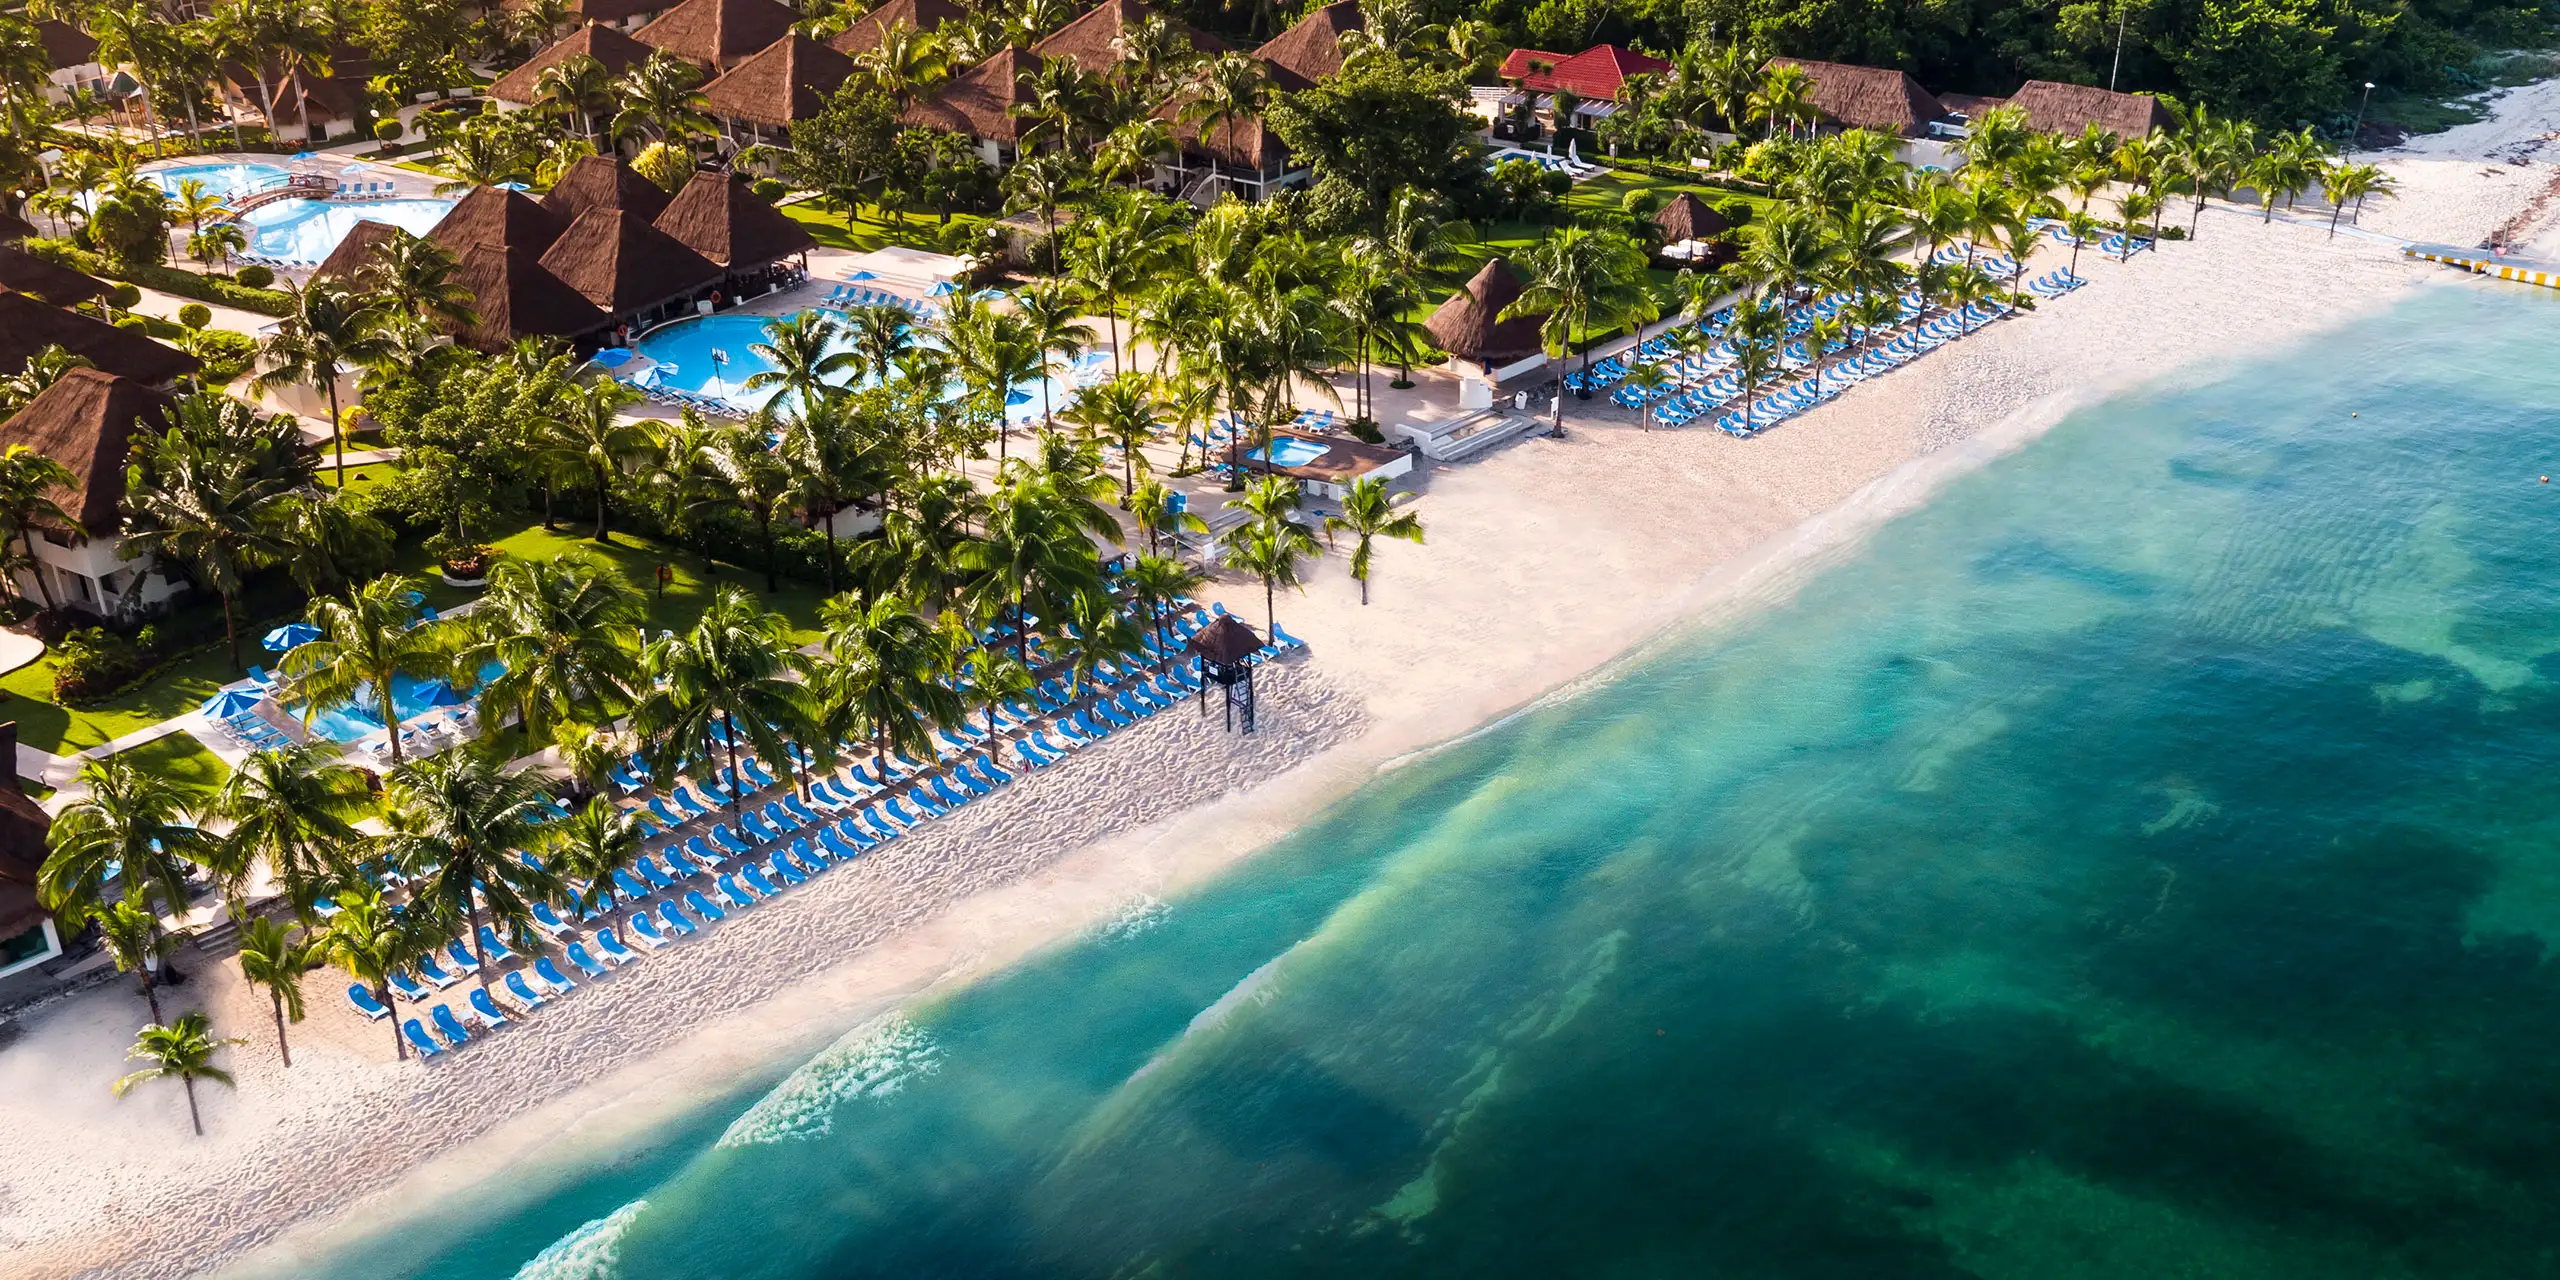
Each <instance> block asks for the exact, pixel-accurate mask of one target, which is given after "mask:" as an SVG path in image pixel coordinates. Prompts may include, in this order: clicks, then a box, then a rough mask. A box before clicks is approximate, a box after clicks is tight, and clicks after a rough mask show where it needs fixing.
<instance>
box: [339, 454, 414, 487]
mask: <svg viewBox="0 0 2560 1280" xmlns="http://www.w3.org/2000/svg"><path fill="white" fill-rule="evenodd" d="M399 469H400V464H399V463H396V462H365V463H359V464H357V465H355V466H352V467H349V468H347V487H348V488H350V489H359V488H362V487H364V486H365V485H368V484H380V483H381V482H382V481H383V480H384V479H385V478H386V477H388V476H390V475H391V473H392V472H394V471H397V470H399ZM320 487H321V488H324V489H335V488H337V487H338V468H337V467H336V466H334V465H332V464H331V463H330V462H329V461H328V459H327V458H326V457H323V458H322V459H321V462H320Z"/></svg>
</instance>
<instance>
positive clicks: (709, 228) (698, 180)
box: [658, 173, 817, 271]
mask: <svg viewBox="0 0 2560 1280" xmlns="http://www.w3.org/2000/svg"><path fill="white" fill-rule="evenodd" d="M658 229H659V230H660V231H664V232H666V233H667V234H668V235H670V236H673V237H675V238H676V240H678V241H679V242H681V243H682V244H683V245H684V246H685V247H686V248H689V249H691V250H692V251H693V252H695V253H698V254H701V255H702V256H703V257H705V258H708V259H710V260H711V261H713V262H715V263H718V264H719V265H720V266H723V267H726V268H728V269H729V270H731V271H747V270H752V269H754V268H756V267H761V266H763V265H765V264H766V263H768V262H779V261H781V260H782V259H784V258H787V257H790V256H791V255H792V254H795V253H804V252H807V251H808V249H809V247H810V246H811V245H813V244H815V243H817V242H816V241H814V240H812V239H810V238H809V232H808V231H807V229H805V228H803V227H802V226H801V225H800V224H799V223H797V222H794V221H792V220H791V219H790V218H789V217H788V216H786V215H785V214H784V213H783V212H782V211H781V210H780V209H776V208H774V207H773V205H772V204H770V203H768V202H767V201H766V200H765V198H764V197H762V196H759V195H757V194H756V193H755V192H754V191H752V190H750V189H748V187H747V180H746V179H745V178H743V177H740V176H739V175H737V174H734V173H727V174H722V173H697V174H695V175H693V179H692V180H691V181H689V182H687V183H685V184H684V190H682V191H679V192H677V193H676V198H675V200H674V202H673V203H671V204H669V205H668V206H667V211H666V212H664V213H661V214H659V215H658Z"/></svg>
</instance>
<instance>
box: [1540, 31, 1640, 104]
mask: <svg viewBox="0 0 2560 1280" xmlns="http://www.w3.org/2000/svg"><path fill="white" fill-rule="evenodd" d="M1669 70H1671V64H1670V63H1668V62H1664V61H1663V60H1662V59H1660V58H1648V57H1646V56H1645V55H1643V54H1641V53H1637V52H1635V51H1634V50H1632V49H1621V48H1619V47H1618V46H1616V45H1614V44H1603V45H1594V46H1592V47H1591V48H1588V49H1585V50H1583V51H1582V52H1580V53H1577V54H1574V55H1572V56H1571V57H1567V56H1565V55H1564V54H1561V53H1548V52H1546V51H1545V50H1542V49H1514V50H1512V51H1511V56H1510V57H1508V58H1504V59H1503V60H1502V78H1503V79H1504V80H1506V81H1509V82H1510V83H1512V84H1516V85H1518V86H1520V87H1521V88H1523V89H1526V90H1528V91H1530V92H1531V93H1554V92H1556V91H1557V90H1559V89H1562V90H1566V91H1568V92H1570V93H1572V94H1573V96H1575V97H1577V98H1580V99H1582V100H1583V101H1585V102H1616V101H1617V100H1618V92H1619V90H1620V89H1622V88H1624V87H1625V85H1626V83H1627V77H1628V76H1633V75H1661V74H1663V73H1664V72H1667V71H1669Z"/></svg>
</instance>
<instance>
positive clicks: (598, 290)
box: [542, 209, 720, 316]
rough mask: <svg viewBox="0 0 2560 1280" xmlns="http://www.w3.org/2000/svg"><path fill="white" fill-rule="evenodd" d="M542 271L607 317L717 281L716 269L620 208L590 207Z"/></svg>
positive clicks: (564, 235) (552, 251) (544, 262)
mask: <svg viewBox="0 0 2560 1280" xmlns="http://www.w3.org/2000/svg"><path fill="white" fill-rule="evenodd" d="M542 269H543V270H545V271H548V272H550V273H551V274H553V275H555V276H558V277H559V278H560V282H561V283H563V284H566V285H568V286H569V287H570V288H572V289H575V290H577V291H578V292H579V293H580V294H582V295H584V296H585V298H586V299H587V301H589V302H592V303H594V304H596V306H597V308H599V309H600V310H602V311H603V312H604V313H605V314H607V315H612V316H625V315H630V314H631V313H633V312H637V311H645V310H648V309H649V308H651V307H655V306H659V305H661V304H663V303H667V302H671V301H674V300H677V299H681V298H683V297H685V296H686V295H688V294H691V293H692V292H694V291H695V290H697V289H702V288H706V287H708V286H710V285H713V284H717V283H719V281H720V268H719V267H718V266H717V265H715V264H713V263H712V262H711V261H710V260H709V259H707V258H704V257H703V256H702V255H701V254H698V253H695V252H694V251H693V250H691V249H688V248H686V247H684V246H683V245H682V244H679V243H677V242H676V240H675V238H674V237H673V236H670V235H668V234H667V233H666V232H664V231H660V230H658V229H657V228H656V227H653V226H651V225H649V224H648V223H647V222H645V221H643V220H641V219H640V218H638V217H636V216H634V215H632V214H629V213H625V212H623V211H622V210H620V209H591V210H588V211H587V212H585V213H582V214H579V215H578V220H577V221H576V222H573V223H570V224H569V229H568V230H567V231H564V232H562V233H560V238H559V239H558V240H555V241H553V242H552V244H551V248H550V250H549V251H548V252H545V253H544V254H543V255H542Z"/></svg>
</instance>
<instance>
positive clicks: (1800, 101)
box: [1744, 63, 1818, 133]
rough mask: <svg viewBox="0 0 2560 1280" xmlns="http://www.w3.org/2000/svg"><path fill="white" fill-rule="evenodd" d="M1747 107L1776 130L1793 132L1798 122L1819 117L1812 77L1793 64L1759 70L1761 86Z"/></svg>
mask: <svg viewBox="0 0 2560 1280" xmlns="http://www.w3.org/2000/svg"><path fill="white" fill-rule="evenodd" d="M1744 110H1745V112H1746V113H1747V114H1748V115H1749V117H1750V118H1751V119H1753V120H1758V121H1761V122H1763V123H1766V124H1767V125H1769V127H1770V128H1771V129H1773V130H1775V129H1785V130H1786V131H1788V132H1789V133H1793V132H1795V130H1796V127H1797V126H1798V125H1801V124H1807V123H1810V122H1811V121H1813V120H1814V119H1816V118H1817V115H1818V113H1817V111H1816V109H1815V107H1814V105H1813V77H1812V76H1811V75H1809V74H1807V73H1806V71H1805V69H1804V68H1802V67H1799V66H1796V65H1795V64H1793V63H1785V64H1781V65H1777V66H1772V67H1769V68H1767V69H1765V70H1763V71H1762V72H1761V73H1760V84H1759V87H1758V88H1757V89H1755V90H1753V91H1752V93H1751V96H1750V97H1749V98H1748V99H1747V100H1746V102H1745V105H1744Z"/></svg>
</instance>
